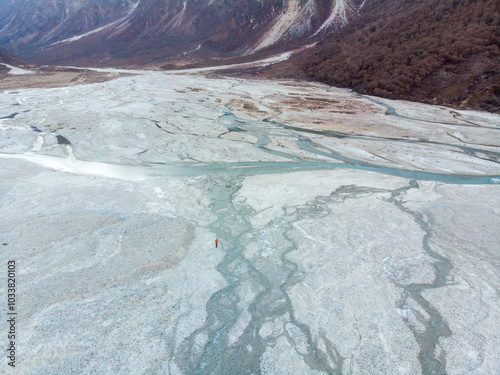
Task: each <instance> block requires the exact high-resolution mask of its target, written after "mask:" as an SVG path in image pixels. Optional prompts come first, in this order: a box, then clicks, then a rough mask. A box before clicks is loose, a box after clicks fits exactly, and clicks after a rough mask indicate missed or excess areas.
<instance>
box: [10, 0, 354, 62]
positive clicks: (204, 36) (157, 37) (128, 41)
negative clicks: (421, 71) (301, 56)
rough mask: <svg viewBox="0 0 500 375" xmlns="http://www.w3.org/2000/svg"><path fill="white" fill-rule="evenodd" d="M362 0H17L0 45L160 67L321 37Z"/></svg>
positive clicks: (63, 58)
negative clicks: (153, 64) (193, 59)
mask: <svg viewBox="0 0 500 375" xmlns="http://www.w3.org/2000/svg"><path fill="white" fill-rule="evenodd" d="M363 3H364V2H363V1H361V0H282V1H276V0H238V1H235V0H223V1H214V0H199V1H187V0H99V1H95V0H68V1H59V0H16V1H10V2H2V3H0V47H1V46H3V47H4V48H7V49H9V50H10V51H12V52H14V53H16V54H17V55H18V56H20V57H21V58H24V59H26V60H29V61H34V62H37V63H43V64H89V63H93V64H98V63H102V64H106V65H113V64H116V63H117V62H120V63H122V64H127V63H129V64H130V63H139V64H144V63H146V62H147V63H156V62H166V61H169V60H179V59H188V58H190V57H196V56H198V57H200V58H206V57H213V56H226V57H227V56H236V55H247V54H252V53H256V52H259V51H263V50H265V49H269V48H273V47H276V45H277V44H279V47H284V46H290V45H299V44H301V43H304V42H308V43H311V41H314V40H319V39H320V38H321V37H322V36H324V35H328V34H329V33H331V32H332V31H333V30H335V29H337V28H339V27H340V26H343V25H345V24H346V23H347V22H348V21H349V20H350V19H351V18H353V17H354V16H355V15H357V13H358V12H359V9H360V7H361V6H362V5H363Z"/></svg>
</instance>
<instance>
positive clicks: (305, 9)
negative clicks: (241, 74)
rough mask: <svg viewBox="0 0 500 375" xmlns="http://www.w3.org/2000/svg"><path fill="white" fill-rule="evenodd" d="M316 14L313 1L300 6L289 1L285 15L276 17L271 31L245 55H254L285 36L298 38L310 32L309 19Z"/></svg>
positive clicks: (297, 0)
mask: <svg viewBox="0 0 500 375" xmlns="http://www.w3.org/2000/svg"><path fill="white" fill-rule="evenodd" d="M315 14H316V2H315V0H309V1H308V2H307V3H306V4H305V5H304V6H300V3H299V0H290V2H289V3H288V7H287V10H286V12H285V13H283V14H282V15H281V16H279V17H278V19H277V20H276V21H275V22H274V25H273V26H272V27H271V29H270V30H269V31H268V32H267V33H266V35H264V37H263V38H261V39H260V41H259V42H258V44H257V46H255V47H254V48H250V49H249V50H248V51H247V53H254V52H257V51H259V50H261V49H264V48H266V47H269V46H272V45H273V44H275V43H276V42H278V41H279V40H280V39H283V38H284V37H286V36H300V35H304V34H306V33H307V32H309V31H310V30H311V18H312V17H313V16H314V15H315Z"/></svg>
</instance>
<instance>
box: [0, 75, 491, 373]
mask: <svg viewBox="0 0 500 375" xmlns="http://www.w3.org/2000/svg"><path fill="white" fill-rule="evenodd" d="M137 73H138V74H137V75H135V76H132V77H125V78H120V79H116V80H113V81H109V82H105V83H99V84H92V85H82V86H74V87H63V88H55V89H31V90H18V91H4V92H2V93H0V131H1V137H0V164H1V171H2V178H1V179H0V210H1V215H0V227H1V228H2V229H1V232H0V233H1V239H0V240H1V242H2V244H0V245H1V248H2V252H1V263H2V264H3V265H4V271H3V272H4V275H6V274H7V266H6V265H7V261H8V260H15V261H16V267H17V282H16V284H17V290H16V295H17V304H16V309H17V313H18V315H17V316H16V319H17V325H16V329H17V333H18V335H17V338H16V369H15V370H12V369H10V368H9V366H7V359H6V357H5V355H4V358H3V359H2V363H1V365H0V366H1V372H2V373H3V372H4V371H5V372H7V373H22V374H52V373H54V374H89V373H99V374H105V373H116V374H128V373H130V374H320V373H327V374H420V373H422V374H485V375H486V374H495V373H498V372H499V371H500V351H499V350H498V348H499V347H500V337H499V335H498V333H497V331H498V324H499V322H500V300H499V299H500V298H499V293H498V290H499V288H500V272H499V270H500V254H499V247H498V244H499V243H500V235H499V231H498V228H500V194H499V193H500V191H499V189H500V186H499V185H498V183H500V168H499V156H500V151H499V146H500V145H499V143H500V137H499V134H500V133H499V132H500V117H499V116H496V115H492V114H486V113H479V112H467V111H453V110H450V109H446V108H441V107H434V106H428V105H423V104H415V103H407V102H401V101H399V102H394V101H388V100H375V99H373V98H366V97H360V96H358V95H354V94H352V93H349V92H347V91H345V90H340V89H332V88H328V87H327V86H323V85H319V84H314V83H304V82H294V81H263V80H242V79H235V78H227V77H217V76H210V77H205V76H201V75H195V74H179V73H176V74H169V73H160V72H137ZM215 238H218V239H219V241H220V244H219V247H218V248H215V246H214V240H215ZM4 277H5V276H4ZM6 291H7V290H6V287H4V288H3V289H0V293H1V294H0V296H1V299H2V304H3V306H4V308H3V309H2V310H1V311H2V314H3V318H2V319H1V323H0V332H3V333H2V336H3V340H2V342H3V343H4V344H3V345H4V346H5V347H6V345H7V342H6V336H7V331H8V326H7V318H6V317H7V315H6V310H5V307H6V305H7V303H6V301H7V297H6Z"/></svg>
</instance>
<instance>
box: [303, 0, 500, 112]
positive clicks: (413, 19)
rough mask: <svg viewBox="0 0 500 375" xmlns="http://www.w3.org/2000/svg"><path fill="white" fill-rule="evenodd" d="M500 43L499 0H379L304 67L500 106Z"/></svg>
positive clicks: (380, 90)
mask: <svg viewBox="0 0 500 375" xmlns="http://www.w3.org/2000/svg"><path fill="white" fill-rule="evenodd" d="M499 47H500V2H499V1H498V0H374V1H372V2H370V3H368V5H367V6H366V7H365V8H364V9H363V10H362V14H361V15H360V17H358V18H357V19H355V20H354V21H353V22H352V23H350V24H349V25H347V26H346V27H344V28H343V29H341V30H339V31H338V32H337V33H335V34H334V35H333V36H332V37H331V38H329V39H327V40H326V41H324V42H323V43H321V44H320V45H319V47H318V48H316V49H315V51H314V52H313V53H309V54H307V55H303V56H302V59H303V62H302V68H303V70H304V71H305V73H306V74H307V75H308V76H309V77H312V78H314V79H317V80H320V81H323V82H326V83H328V84H331V85H334V86H341V87H350V88H354V89H355V90H356V91H358V92H361V93H367V94H373V95H377V96H382V97H386V98H405V99H417V100H423V101H427V102H435V103H440V104H449V105H450V104H451V105H456V106H460V105H462V106H468V107H471V106H473V107H477V108H483V109H487V110H490V111H500V97H499V96H498V89H496V88H495V87H500V80H499V79H500V78H499V77H500V53H499ZM477 56H481V58H480V59H478V58H477ZM471 63H472V64H471ZM437 79H439V80H440V83H438V84H437V83H436V82H434V81H435V80H437ZM484 80H487V82H486V83H485V81H484ZM450 85H451V86H452V87H448V86H450ZM431 87H432V90H431V89H430V88H431ZM423 95H425V96H426V97H423ZM479 97H480V100H476V99H479Z"/></svg>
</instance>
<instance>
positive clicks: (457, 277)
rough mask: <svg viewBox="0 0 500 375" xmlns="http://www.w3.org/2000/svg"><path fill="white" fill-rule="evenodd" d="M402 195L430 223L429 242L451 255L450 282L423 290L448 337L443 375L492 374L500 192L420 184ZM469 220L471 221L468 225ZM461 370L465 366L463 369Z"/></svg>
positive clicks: (497, 341)
mask: <svg viewBox="0 0 500 375" xmlns="http://www.w3.org/2000/svg"><path fill="white" fill-rule="evenodd" d="M419 185H420V189H419V190H413V191H410V192H409V193H408V195H407V199H408V203H407V204H406V205H407V206H408V207H410V208H411V209H416V210H420V211H422V212H423V213H424V214H425V215H426V217H428V220H431V222H432V223H433V226H434V228H435V229H434V230H433V236H432V238H431V246H432V247H433V248H434V249H435V250H436V251H438V252H439V253H440V254H442V255H444V256H445V257H447V258H449V259H452V261H453V268H452V270H451V271H450V275H449V285H448V286H446V287H444V288H440V289H434V290H428V291H426V292H425V293H424V297H425V298H426V299H428V300H429V302H431V303H432V304H434V305H435V306H436V307H437V308H438V309H439V311H440V312H441V314H442V315H443V318H444V319H446V321H447V322H448V324H449V325H450V329H451V330H452V332H453V335H452V336H451V337H449V338H441V340H440V345H441V348H442V349H443V350H445V351H446V358H447V361H446V370H447V372H448V374H465V373H467V374H481V375H483V374H484V375H486V374H493V373H497V372H498V369H499V363H500V355H499V353H500V351H499V350H498V348H500V336H499V335H498V334H497V332H498V322H499V321H500V307H499V306H500V298H499V295H498V290H499V289H500V277H499V274H498V269H499V267H500V260H499V257H498V244H499V243H500V234H499V232H498V228H500V210H499V208H498V207H500V195H499V194H498V186H494V185H493V186H457V185H445V184H438V183H431V182H420V183H419ZM471 223H474V224H473V225H472V224H471ZM464 369H467V371H466V372H464Z"/></svg>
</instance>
